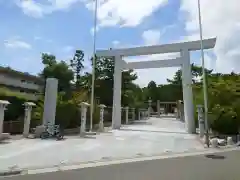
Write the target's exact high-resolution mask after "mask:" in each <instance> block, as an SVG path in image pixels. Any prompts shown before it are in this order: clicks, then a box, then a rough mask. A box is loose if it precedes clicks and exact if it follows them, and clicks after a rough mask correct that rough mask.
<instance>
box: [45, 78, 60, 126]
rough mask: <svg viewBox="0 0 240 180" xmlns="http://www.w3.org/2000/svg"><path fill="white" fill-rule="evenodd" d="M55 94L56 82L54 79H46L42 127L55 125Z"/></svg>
mask: <svg viewBox="0 0 240 180" xmlns="http://www.w3.org/2000/svg"><path fill="white" fill-rule="evenodd" d="M57 94H58V80H57V79H55V78H48V79H47V80H46V88H45V98H44V112H43V125H47V124H50V125H52V126H54V125H55V116H56V106H57Z"/></svg>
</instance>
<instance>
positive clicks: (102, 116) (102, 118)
mask: <svg viewBox="0 0 240 180" xmlns="http://www.w3.org/2000/svg"><path fill="white" fill-rule="evenodd" d="M105 107H106V106H105V105H104V104H100V105H99V108H100V121H99V131H100V132H104V108H105Z"/></svg>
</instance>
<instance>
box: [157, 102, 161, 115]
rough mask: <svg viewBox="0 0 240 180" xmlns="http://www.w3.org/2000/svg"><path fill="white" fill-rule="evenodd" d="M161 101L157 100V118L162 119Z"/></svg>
mask: <svg viewBox="0 0 240 180" xmlns="http://www.w3.org/2000/svg"><path fill="white" fill-rule="evenodd" d="M160 115H161V114H160V100H157V116H158V118H160Z"/></svg>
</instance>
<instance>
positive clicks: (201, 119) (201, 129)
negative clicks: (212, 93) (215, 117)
mask: <svg viewBox="0 0 240 180" xmlns="http://www.w3.org/2000/svg"><path fill="white" fill-rule="evenodd" d="M197 112H198V123H199V135H200V137H201V138H202V137H203V136H204V132H205V122H204V116H203V106H202V105H197Z"/></svg>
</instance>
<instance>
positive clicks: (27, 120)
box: [23, 102, 36, 137]
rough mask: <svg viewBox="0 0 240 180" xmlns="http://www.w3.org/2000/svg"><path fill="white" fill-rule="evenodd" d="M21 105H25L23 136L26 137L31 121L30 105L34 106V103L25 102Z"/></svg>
mask: <svg viewBox="0 0 240 180" xmlns="http://www.w3.org/2000/svg"><path fill="white" fill-rule="evenodd" d="M23 105H24V106H25V116H24V127H23V136H24V137H28V135H29V129H30V123H31V115H32V107H33V106H36V104H34V103H33V102H25V103H24V104H23Z"/></svg>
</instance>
